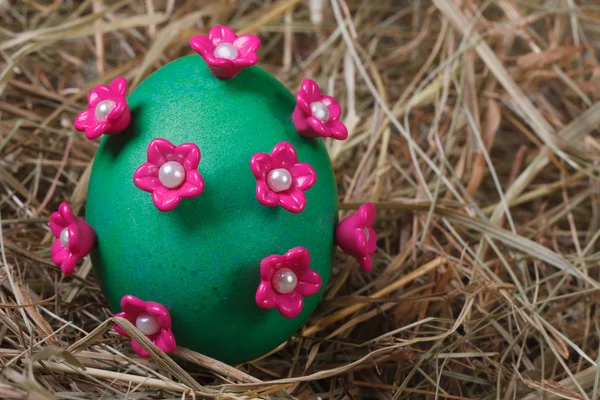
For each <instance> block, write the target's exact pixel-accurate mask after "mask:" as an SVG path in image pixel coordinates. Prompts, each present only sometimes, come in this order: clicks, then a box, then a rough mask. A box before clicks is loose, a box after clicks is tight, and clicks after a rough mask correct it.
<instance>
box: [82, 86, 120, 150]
mask: <svg viewBox="0 0 600 400" xmlns="http://www.w3.org/2000/svg"><path fill="white" fill-rule="evenodd" d="M126 91H127V80H126V79H125V78H116V79H115V80H113V81H112V82H111V83H110V86H106V85H98V86H96V87H95V88H93V89H92V90H91V92H90V94H89V95H88V108H87V110H83V111H82V112H80V113H79V115H78V116H77V118H75V123H74V125H75V129H77V130H78V131H81V132H85V136H86V137H87V138H88V139H96V138H97V137H98V136H100V135H102V134H103V133H107V134H111V135H112V134H115V133H120V132H123V131H124V130H125V128H127V126H128V125H129V121H130V118H131V115H130V111H129V106H128V105H127V102H126V101H125V92H126Z"/></svg>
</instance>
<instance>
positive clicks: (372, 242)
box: [364, 228, 377, 254]
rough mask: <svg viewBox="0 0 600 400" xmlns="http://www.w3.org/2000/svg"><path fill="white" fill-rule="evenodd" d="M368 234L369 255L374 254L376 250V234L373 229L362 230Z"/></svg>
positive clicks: (367, 247)
mask: <svg viewBox="0 0 600 400" xmlns="http://www.w3.org/2000/svg"><path fill="white" fill-rule="evenodd" d="M364 229H366V230H367V232H369V238H368V239H367V246H366V249H367V252H368V253H369V254H371V253H374V252H375V250H377V234H376V233H375V230H374V229H373V228H364Z"/></svg>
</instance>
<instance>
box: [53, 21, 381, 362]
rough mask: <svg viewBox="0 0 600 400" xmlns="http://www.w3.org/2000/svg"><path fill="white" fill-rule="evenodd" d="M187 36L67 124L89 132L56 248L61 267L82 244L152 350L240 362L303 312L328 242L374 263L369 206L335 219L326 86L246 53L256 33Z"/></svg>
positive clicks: (98, 95) (332, 106)
mask: <svg viewBox="0 0 600 400" xmlns="http://www.w3.org/2000/svg"><path fill="white" fill-rule="evenodd" d="M190 44H191V47H192V49H193V50H195V53H193V54H191V55H188V56H185V57H182V58H180V59H178V60H175V61H173V62H171V63H169V64H167V65H165V66H163V67H162V68H160V69H158V70H157V71H155V72H154V73H153V74H152V75H150V76H149V77H148V78H147V79H146V80H144V81H143V82H142V83H141V84H140V85H139V86H138V87H136V88H135V90H133V92H132V93H131V94H130V95H129V96H128V97H126V87H127V82H126V80H125V79H124V78H117V79H115V80H114V81H113V82H112V83H110V85H106V86H105V85H100V86H98V87H96V88H94V89H93V90H92V91H91V93H90V94H89V97H88V109H87V110H84V111H82V112H81V113H80V114H79V116H78V117H77V119H76V121H75V127H76V129H78V130H80V131H83V132H85V135H86V136H87V137H88V138H89V139H95V138H97V137H100V136H101V142H100V146H99V148H98V151H97V154H96V157H95V160H94V164H93V168H92V173H91V177H90V182H89V189H88V194H87V204H86V215H85V221H84V220H83V219H82V218H79V217H76V216H75V215H73V213H72V212H71V209H70V207H69V206H68V204H66V203H63V204H62V205H61V207H60V209H59V210H58V212H56V213H55V214H53V216H52V218H51V228H52V232H53V233H54V236H55V237H56V240H55V243H54V245H53V249H52V254H53V260H54V261H55V262H56V263H57V264H59V265H60V266H61V268H62V270H63V272H64V273H65V274H69V273H71V272H72V271H73V269H74V268H75V266H76V263H77V261H78V260H80V259H81V258H82V257H85V256H86V255H87V254H88V253H89V254H90V255H91V260H92V265H93V267H94V270H95V273H96V276H97V278H98V280H99V282H100V286H101V289H102V291H103V293H104V295H105V296H106V299H107V301H108V304H109V306H110V307H111V309H112V310H113V311H114V312H115V314H116V315H117V316H120V317H124V318H126V319H128V320H129V321H130V322H131V323H133V324H134V325H135V326H136V328H137V329H139V331H140V332H141V333H143V334H144V335H145V336H147V337H148V338H149V339H150V341H151V342H152V343H154V344H155V345H156V346H157V347H158V348H159V349H161V350H162V351H165V352H172V351H174V350H175V348H176V347H177V346H181V347H186V348H189V349H192V350H194V351H197V352H200V353H203V354H206V355H208V356H211V357H214V358H216V359H219V360H222V361H224V362H227V363H239V362H244V361H248V360H252V359H254V358H256V357H259V356H261V355H263V354H265V353H267V352H269V351H271V350H273V349H274V348H276V347H277V346H279V345H280V344H282V343H284V342H285V341H286V340H287V339H288V338H289V337H290V336H291V335H292V334H293V333H294V332H295V331H297V330H298V328H299V327H301V325H302V324H303V323H304V322H305V321H306V319H307V318H308V317H309V316H310V314H311V313H312V312H313V311H314V309H315V307H316V306H317V304H318V302H319V299H320V298H321V296H322V293H323V290H324V288H325V286H326V285H327V282H328V281H329V278H330V274H331V268H332V257H333V254H334V251H335V245H336V242H337V244H339V245H340V247H342V249H344V250H345V251H347V252H348V253H350V254H351V255H353V256H354V257H356V259H357V260H358V262H359V263H360V265H361V266H362V268H363V269H364V270H365V271H367V272H368V271H369V270H370V269H371V257H370V254H371V253H373V252H374V250H375V240H376V238H375V232H374V231H373V230H372V228H371V225H372V223H373V219H374V217H375V210H374V208H373V206H372V205H371V204H367V205H364V206H362V207H361V208H360V209H359V210H358V211H357V212H356V213H355V214H352V215H350V216H349V217H347V218H346V219H344V220H343V221H341V222H340V223H339V224H338V220H337V219H338V208H337V191H336V182H335V177H334V173H333V170H332V166H331V163H330V160H329V157H328V155H327V151H326V148H325V146H324V144H323V140H322V138H324V137H331V138H333V139H338V140H343V139H345V138H346V137H347V135H348V133H347V130H346V128H345V127H344V125H343V124H342V122H340V110H341V109H340V106H339V105H338V103H337V102H336V100H335V99H333V98H332V97H329V96H326V95H323V94H322V93H321V91H320V88H319V87H318V85H317V84H316V83H315V82H313V81H312V80H308V79H307V80H305V81H304V82H303V83H302V86H301V88H300V89H299V90H298V91H297V94H296V95H295V96H294V95H293V94H292V93H290V91H289V90H288V89H286V88H285V87H284V86H283V85H282V84H281V83H280V82H279V81H277V80H276V79H275V78H274V77H272V76H271V75H270V74H268V73H267V72H265V71H264V70H262V69H260V68H259V67H257V66H255V65H254V64H256V62H257V56H256V51H257V49H258V47H259V45H260V41H259V39H258V38H257V37H255V36H252V35H242V36H237V35H235V33H234V32H233V31H231V29H229V28H227V27H222V26H219V27H214V28H212V29H211V31H210V33H209V34H208V36H206V37H205V36H197V37H194V38H192V40H191V41H190ZM115 329H116V330H117V332H119V333H121V334H122V335H127V333H126V332H125V331H124V330H123V329H121V328H120V327H118V326H115ZM132 344H133V349H134V350H135V351H136V353H138V354H139V355H140V356H143V357H146V356H148V353H147V352H146V350H144V348H143V346H141V345H140V344H139V343H136V342H135V341H134V342H133V343H132Z"/></svg>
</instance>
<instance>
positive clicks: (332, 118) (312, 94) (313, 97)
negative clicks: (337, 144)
mask: <svg viewBox="0 0 600 400" xmlns="http://www.w3.org/2000/svg"><path fill="white" fill-rule="evenodd" d="M341 113H342V109H341V107H340V105H339V104H338V102H337V101H336V100H335V99H334V98H333V97H331V96H321V89H320V88H319V85H317V83H316V82H315V81H313V80H311V79H305V80H304V81H302V87H301V89H300V91H299V92H298V93H297V94H296V108H294V113H293V114H292V120H293V121H294V126H295V127H296V130H297V131H298V133H299V134H300V135H302V136H307V137H319V136H323V137H332V138H334V139H338V140H344V139H346V138H347V137H348V129H346V126H345V125H344V124H343V123H341V122H340V121H339V120H338V119H339V118H340V115H341Z"/></svg>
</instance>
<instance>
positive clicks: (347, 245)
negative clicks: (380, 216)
mask: <svg viewBox="0 0 600 400" xmlns="http://www.w3.org/2000/svg"><path fill="white" fill-rule="evenodd" d="M373 222H375V206H374V205H373V204H372V203H367V204H363V205H362V206H360V207H359V208H358V211H357V212H355V213H354V214H351V215H349V216H347V217H346V218H344V219H343V220H342V221H341V222H340V223H339V224H338V226H337V227H336V228H335V240H336V242H337V244H338V246H340V248H341V249H342V250H344V251H345V252H346V253H348V254H350V255H351V256H352V257H354V258H356V260H357V261H358V263H359V264H360V266H361V268H362V269H363V271H365V272H370V271H371V269H372V268H373V261H372V260H371V254H373V253H374V252H375V250H376V248H377V235H376V234H375V231H374V230H373V228H372V226H373Z"/></svg>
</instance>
